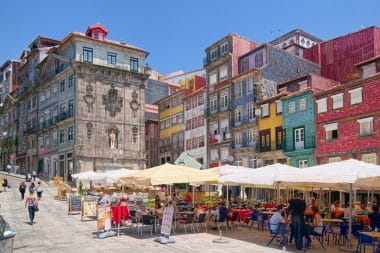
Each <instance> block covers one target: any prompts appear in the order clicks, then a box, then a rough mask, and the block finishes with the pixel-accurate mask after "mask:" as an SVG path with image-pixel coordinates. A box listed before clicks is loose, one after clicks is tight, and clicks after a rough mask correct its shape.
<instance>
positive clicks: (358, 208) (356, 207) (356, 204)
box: [354, 201, 362, 213]
mask: <svg viewBox="0 0 380 253" xmlns="http://www.w3.org/2000/svg"><path fill="white" fill-rule="evenodd" d="M354 210H355V212H356V213H361V211H362V208H361V205H360V202H359V201H357V202H355V208H354Z"/></svg>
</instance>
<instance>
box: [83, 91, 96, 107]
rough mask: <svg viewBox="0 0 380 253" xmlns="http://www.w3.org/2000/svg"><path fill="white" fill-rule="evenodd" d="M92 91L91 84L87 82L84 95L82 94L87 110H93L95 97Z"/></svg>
mask: <svg viewBox="0 0 380 253" xmlns="http://www.w3.org/2000/svg"><path fill="white" fill-rule="evenodd" d="M93 92H94V88H93V87H92V85H91V84H88V85H87V87H86V95H84V96H83V99H84V102H85V103H86V105H87V111H88V112H93V110H94V107H93V105H94V103H95V100H96V97H95V96H94V94H93Z"/></svg>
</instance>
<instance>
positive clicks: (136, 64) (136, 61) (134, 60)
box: [130, 57, 139, 72]
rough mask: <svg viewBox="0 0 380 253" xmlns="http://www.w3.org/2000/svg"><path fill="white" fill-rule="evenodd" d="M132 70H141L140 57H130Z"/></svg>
mask: <svg viewBox="0 0 380 253" xmlns="http://www.w3.org/2000/svg"><path fill="white" fill-rule="evenodd" d="M130 65H131V71H135V72H137V71H138V70H139V59H137V58H136V57H131V58H130Z"/></svg>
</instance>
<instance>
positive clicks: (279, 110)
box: [276, 100, 282, 114]
mask: <svg viewBox="0 0 380 253" xmlns="http://www.w3.org/2000/svg"><path fill="white" fill-rule="evenodd" d="M276 113H277V114H280V113H282V101H281V100H276Z"/></svg>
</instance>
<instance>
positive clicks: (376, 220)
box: [368, 205, 380, 229]
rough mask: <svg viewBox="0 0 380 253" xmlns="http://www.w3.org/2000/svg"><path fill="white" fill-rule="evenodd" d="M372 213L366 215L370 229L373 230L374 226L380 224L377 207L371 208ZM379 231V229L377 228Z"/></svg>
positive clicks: (379, 214)
mask: <svg viewBox="0 0 380 253" xmlns="http://www.w3.org/2000/svg"><path fill="white" fill-rule="evenodd" d="M372 211H373V212H372V213H370V214H368V218H369V224H370V226H371V229H374V227H375V224H374V223H376V224H380V213H379V206H377V205H374V206H372ZM378 229H380V227H378Z"/></svg>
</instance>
